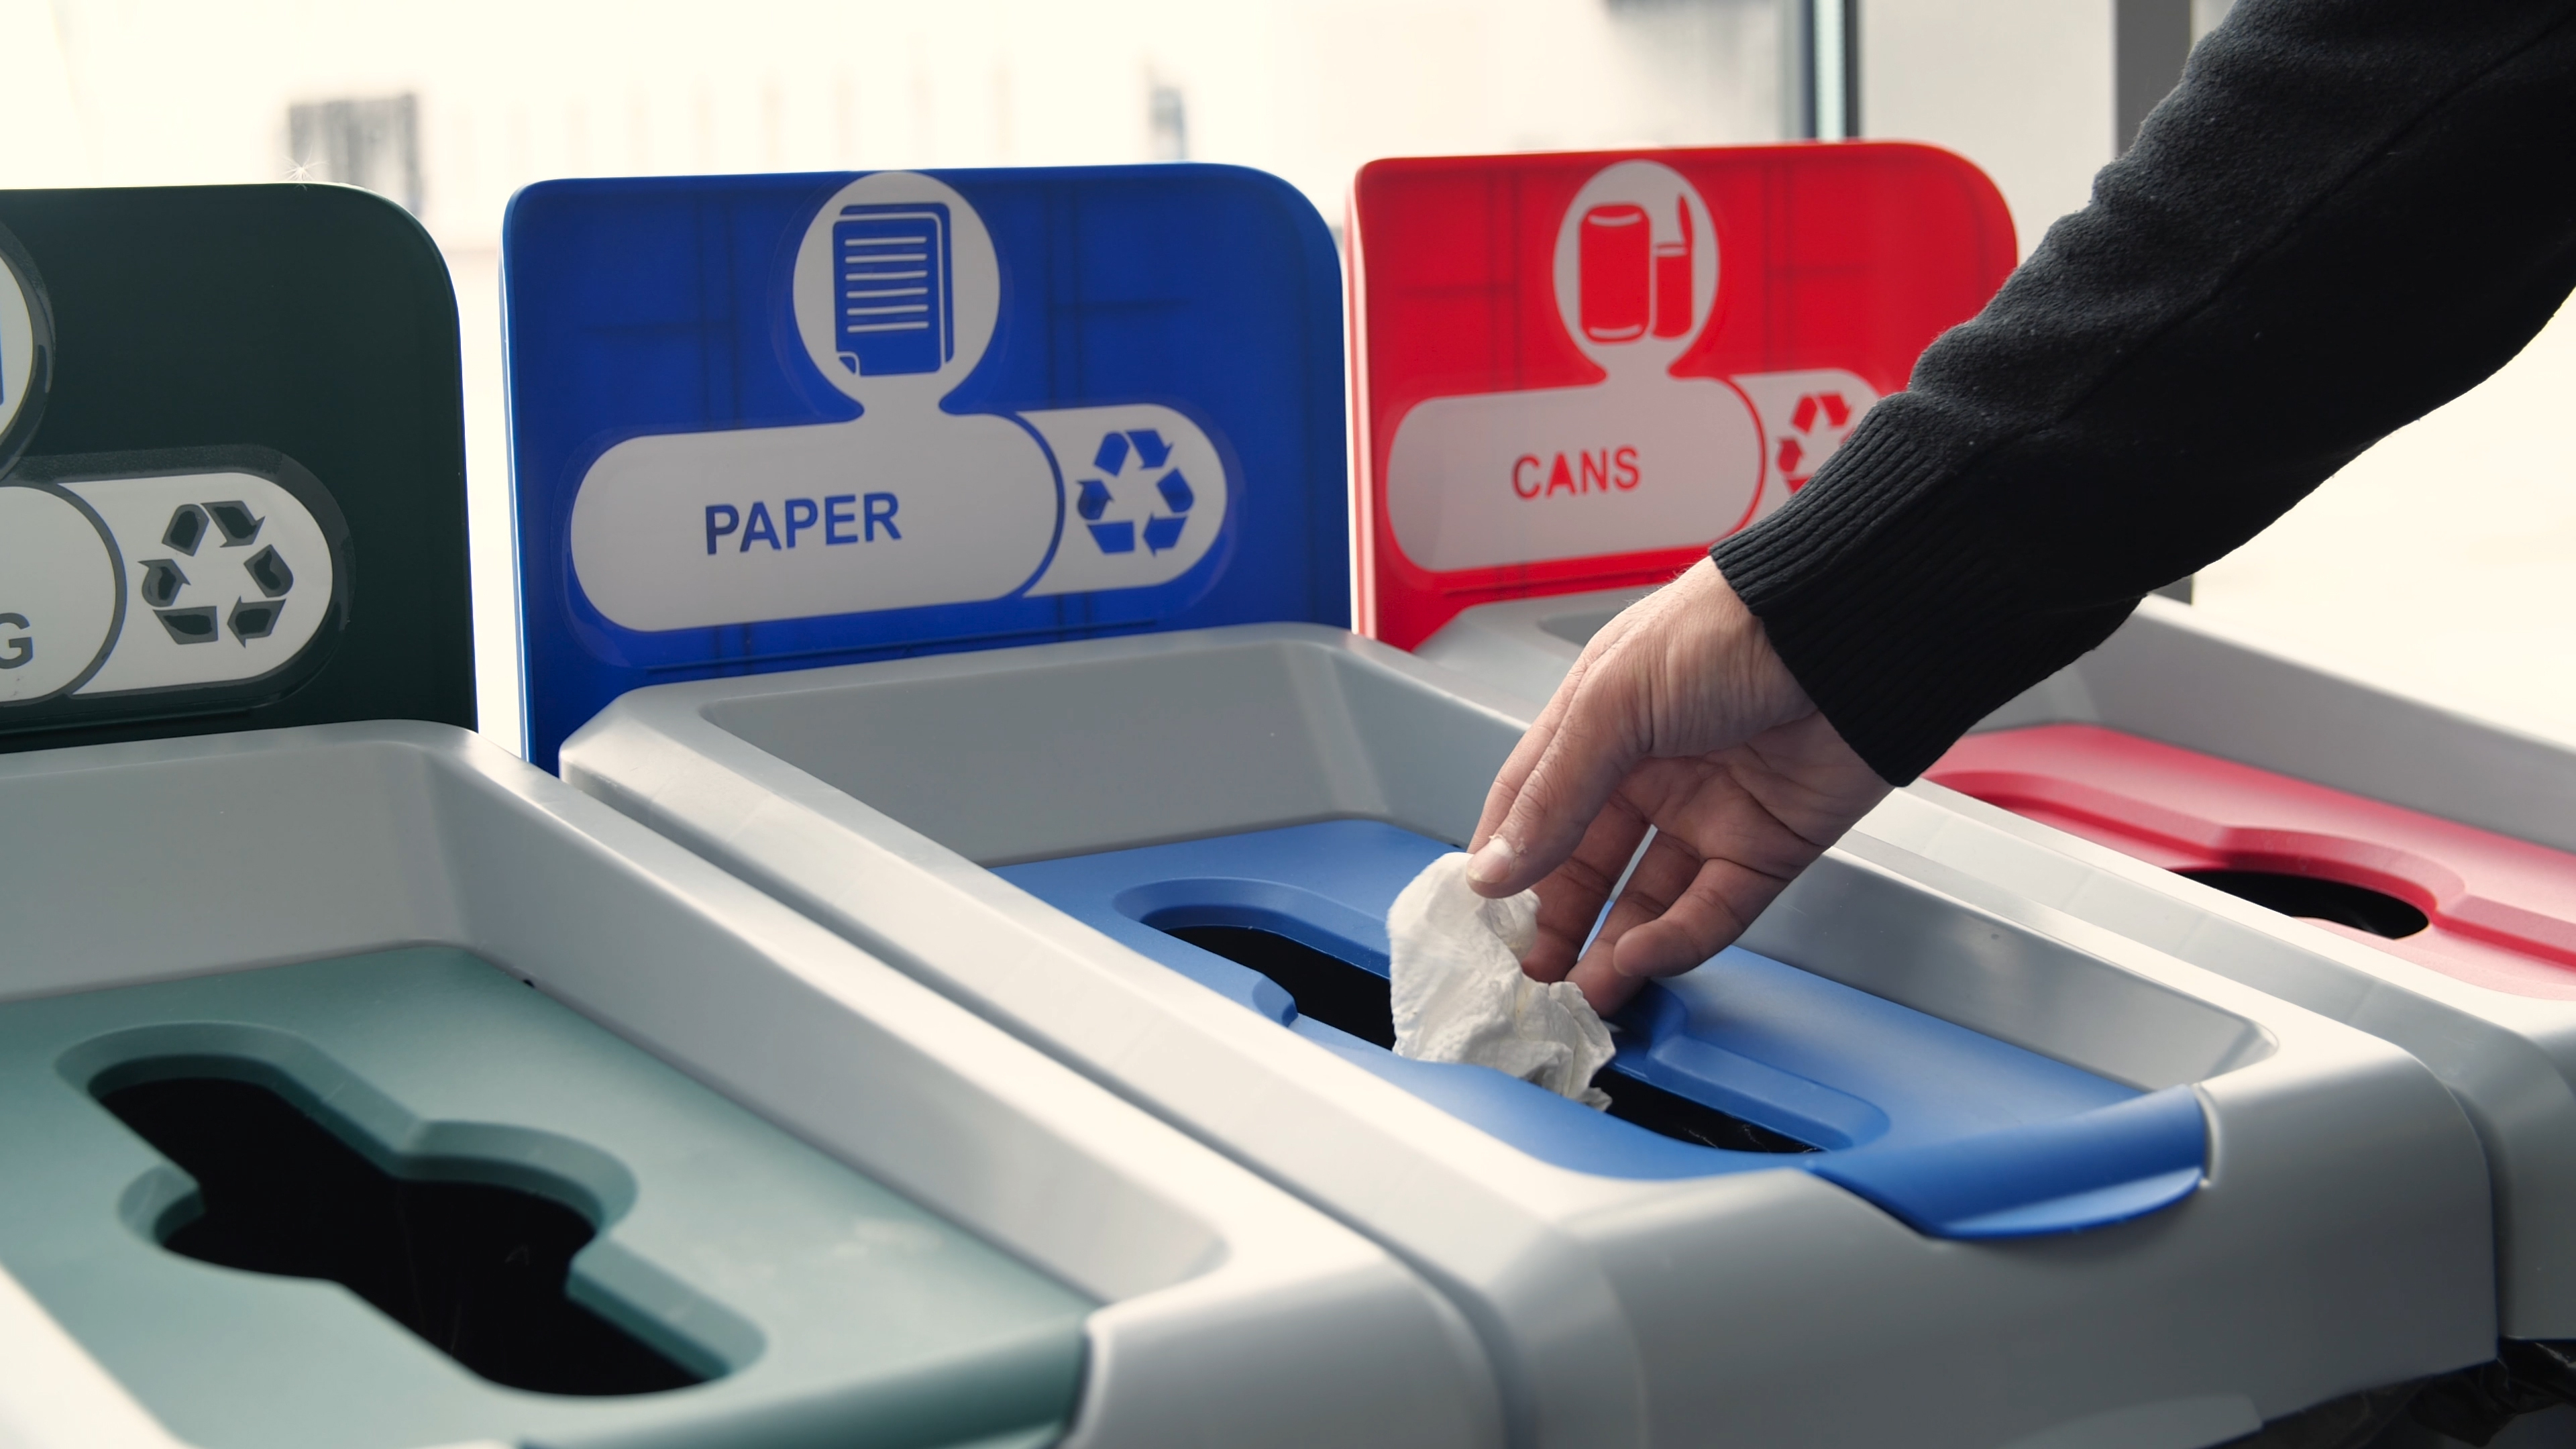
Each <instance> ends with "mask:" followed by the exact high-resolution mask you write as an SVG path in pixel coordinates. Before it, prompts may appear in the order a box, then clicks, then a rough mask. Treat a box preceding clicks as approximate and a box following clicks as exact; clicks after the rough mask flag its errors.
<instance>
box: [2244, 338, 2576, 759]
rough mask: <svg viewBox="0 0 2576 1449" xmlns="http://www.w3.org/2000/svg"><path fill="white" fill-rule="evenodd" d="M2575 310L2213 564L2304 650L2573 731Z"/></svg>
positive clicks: (2271, 625) (2448, 700) (2428, 694)
mask: <svg viewBox="0 0 2576 1449" xmlns="http://www.w3.org/2000/svg"><path fill="white" fill-rule="evenodd" d="M2570 398H2576V307H2567V308H2562V309H2561V310H2560V312H2559V314H2558V317H2557V319H2556V320H2555V321H2553V322H2551V323H2550V324H2549V326H2548V327H2547V328H2545V329H2543V330H2542V332H2541V334H2540V336H2538V337H2537V338H2535V339H2533V341H2532V343H2531V345H2530V346H2529V347H2526V348H2524V349H2523V352H2522V355H2521V356H2519V357H2517V358H2515V359H2514V360H2513V361H2512V362H2511V363H2508V364H2507V365H2506V366H2505V368H2504V370H2503V371H2501V372H2499V373H2497V374H2496V375H2495V376H2493V377H2491V378H2489V379H2487V380H2486V381H2485V382H2484V383H2482V384H2480V385H2479V386H2478V387H2476V388H2475V389H2473V390H2471V391H2470V392H2468V393H2467V394H2465V395H2464V396H2462V397H2460V398H2459V399H2458V400H2456V401H2454V402H2452V403H2451V404H2450V405H2449V406H2448V407H2444V408H2442V409H2440V410H2438V411H2436V412H2433V413H2431V414H2429V415H2427V416H2426V417H2425V418H2423V419H2422V420H2421V421H2419V422H2417V423H2415V424H2414V425H2413V426H2411V427H2407V428H2404V429H2401V430H2399V431H2398V432H2396V433H2393V434H2391V435H2389V437H2387V438H2386V439H2384V440H2383V441H2382V442H2381V443H2380V444H2379V446H2377V447H2375V448H2373V449H2371V450H2370V451H2369V452H2367V453H2364V454H2362V455H2361V456H2360V457H2359V458H2356V459H2354V460H2353V461H2352V462H2351V463H2350V464H2349V465H2347V466H2346V467H2345V468H2344V470H2343V471H2342V472H2341V473H2338V474H2336V475H2335V476H2334V477H2333V478H2330V479H2328V480H2327V481H2326V484H2325V486H2324V487H2322V488H2319V489H2318V490H2317V491H2316V492H2315V493H2313V494H2311V495H2309V497H2308V499H2307V501H2306V502H2304V503H2301V504H2300V505H2299V506H2298V507H2296V508H2294V509H2292V510H2290V512H2289V513H2288V514H2287V515H2286V516H2284V517H2283V518H2282V519H2281V521H2280V522H2278V523H2276V524H2274V525H2272V527H2271V528H2269V529H2267V530H2265V531H2264V532H2263V534H2262V535H2261V536H2259V537H2257V538H2256V539H2254V541H2252V542H2251V543H2248V544H2246V545H2245V546H2244V547H2243V548H2240V549H2238V550H2237V551H2236V552H2235V553H2233V554H2230V555H2229V556H2228V557H2226V558H2224V559H2221V560H2220V561H2218V562H2217V563H2216V564H2213V565H2211V566H2210V567H2209V568H2207V569H2204V570H2202V571H2201V574H2200V582H2199V587H2198V593H2197V596H2196V599H2195V602H2197V603H2198V604H2199V605H2200V606H2201V607H2203V608H2205V609H2207V610H2209V611H2210V612H2211V613H2213V614H2219V615H2223V616H2225V617H2228V618H2232V619H2239V620H2243V621H2245V622H2247V623H2251V624H2256V625H2259V626H2261V627H2262V628H2264V629H2266V630H2268V631H2270V632H2272V633H2274V634H2276V635H2278V636H2279V637H2280V638H2281V639H2282V640H2283V641H2284V642H2286V643H2290V644H2293V645H2295V646H2296V647H2298V648H2299V649H2300V650H2301V651H2303V652H2305V653H2308V654H2311V655H2314V656H2317V657H2320V658H2323V659H2326V660H2329V661H2331V662H2333V663H2335V664H2337V665H2340V666H2341V667H2343V668H2345V669H2348V670H2350V671H2352V672H2354V673H2358V674H2361V675H2364V676H2366V677H2368V678H2372V679H2376V680H2378V681H2380V682H2383V683H2386V684H2390V685H2394V686H2395V687H2397V688H2399V689H2403V690H2406V691H2408V692H2411V693H2414V694H2418V695H2421V696H2423V697H2425V698H2428V699H2436V700H2440V701H2442V702H2443V703H2445V704H2449V705H2451V706H2453V707H2454V708H2459V709H2466V710H2470V711H2473V712H2475V713H2480V714H2485V715H2489V716H2492V717H2495V718H2500V719H2504V720H2508V721H2511V722H2513V723H2515V724H2518V725H2521V726H2523V727H2525V728H2527V729H2531V730H2533V731H2535V732H2538V733H2542V734H2548V735H2553V736H2555V737H2557V738H2560V739H2564V740H2568V741H2570V742H2571V743H2576V428H2571V427H2569V426H2568V425H2567V419H2568V417H2569V416H2570V415H2571V412H2576V409H2571V408H2570V406H2569V401H2568V400H2569V399H2570Z"/></svg>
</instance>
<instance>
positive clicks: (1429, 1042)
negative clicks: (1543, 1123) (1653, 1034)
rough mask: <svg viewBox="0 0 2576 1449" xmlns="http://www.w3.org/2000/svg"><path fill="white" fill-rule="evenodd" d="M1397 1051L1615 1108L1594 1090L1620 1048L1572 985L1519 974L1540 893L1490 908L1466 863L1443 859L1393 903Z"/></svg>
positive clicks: (1533, 933) (1456, 857) (1389, 929)
mask: <svg viewBox="0 0 2576 1449" xmlns="http://www.w3.org/2000/svg"><path fill="white" fill-rule="evenodd" d="M1386 934H1387V939H1388V942H1389V944H1390V945H1391V946H1392V947H1393V948H1394V949H1393V952H1392V953H1391V954H1392V958H1393V959H1392V961H1391V963H1390V969H1389V973H1388V974H1389V975H1390V976H1392V977H1393V978H1394V984H1393V991H1392V1002H1393V1005H1394V1007H1395V1052H1396V1055H1398V1056H1404V1057H1411V1058H1413V1059H1414V1060H1416V1061H1424V1062H1473V1063H1475V1064H1477V1065H1479V1066H1487V1067H1492V1068H1494V1069H1496V1070H1497V1071H1503V1072H1509V1073H1510V1074H1512V1075H1513V1076H1515V1077H1518V1078H1520V1079H1521V1080H1523V1081H1525V1082H1535V1083H1537V1084H1538V1085H1540V1086H1542V1087H1545V1088H1547V1089H1548V1090H1549V1091H1551V1092H1555V1093H1557V1094H1559V1095H1560V1096H1566V1097H1571V1098H1573V1099H1574V1100H1575V1101H1578V1102H1581V1103H1583V1104H1584V1105H1585V1106H1587V1107H1592V1108H1596V1109H1597V1108H1603V1107H1607V1106H1609V1105H1610V1097H1609V1094H1608V1093H1605V1092H1603V1091H1601V1090H1599V1089H1598V1088H1595V1087H1594V1086H1593V1085H1592V1074H1593V1073H1595V1072H1597V1071H1599V1070H1601V1068H1602V1067H1603V1066H1605V1065H1607V1064H1608V1063H1609V1061H1610V1058H1611V1057H1612V1056H1613V1055H1615V1054H1616V1052H1617V1048H1615V1047H1613V1046H1612V1045H1611V1044H1610V1028H1608V1027H1606V1026H1604V1025H1602V1024H1601V1018H1600V1016H1599V1015H1597V1014H1596V1013H1594V1011H1593V1010H1592V1004H1591V1003H1590V1002H1587V1001H1585V1000H1584V999H1583V992H1582V991H1581V990H1580V989H1579V988H1577V987H1576V986H1575V985H1574V983H1573V982H1570V981H1558V982H1554V983H1548V984H1542V983H1540V982H1536V981H1533V980H1531V979H1530V978H1529V976H1528V975H1527V974H1526V973H1524V972H1523V971H1522V970H1521V957H1522V956H1524V955H1526V954H1528V952H1529V948H1530V946H1531V944H1532V943H1533V942H1535V941H1536V940H1537V939H1538V893H1537V892H1535V891H1523V892H1521V893H1520V894H1519V895H1516V896H1512V897H1509V898H1508V899H1505V900H1499V901H1491V900H1487V899H1485V898H1484V897H1483V896H1480V895H1478V894H1476V893H1475V891H1473V890H1472V889H1470V888H1469V887H1468V885H1467V857H1466V856H1465V855H1463V854H1451V855H1444V856H1442V857H1440V858H1439V859H1438V860H1435V861H1433V862H1431V864H1430V865H1428V866H1426V867H1424V868H1423V871H1422V874H1420V875H1418V876H1415V877H1414V878H1413V883H1412V884H1411V885H1408V886H1406V887H1405V888H1404V893H1403V894H1402V895H1399V896H1397V897H1396V898H1395V907H1394V909H1393V910H1391V911H1389V912H1388V913H1387V918H1386Z"/></svg>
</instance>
